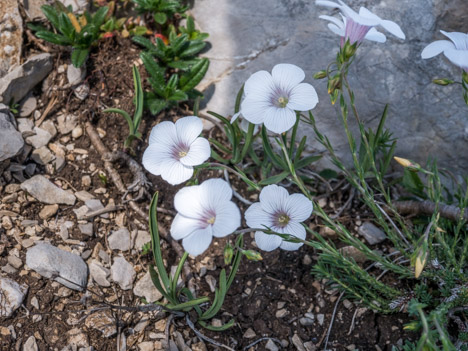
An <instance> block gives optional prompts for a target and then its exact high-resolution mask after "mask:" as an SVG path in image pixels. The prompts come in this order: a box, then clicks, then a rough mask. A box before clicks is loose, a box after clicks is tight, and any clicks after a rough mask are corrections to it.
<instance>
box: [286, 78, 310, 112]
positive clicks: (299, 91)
mask: <svg viewBox="0 0 468 351" xmlns="http://www.w3.org/2000/svg"><path fill="white" fill-rule="evenodd" d="M317 103H318V95H317V92H316V91H315V89H314V87H313V86H312V85H310V84H308V83H301V84H298V85H296V86H295V87H294V88H293V89H292V91H291V94H290V95H289V102H288V105H287V107H288V108H290V109H293V110H296V111H308V110H312V109H313V108H314V107H315V105H317Z"/></svg>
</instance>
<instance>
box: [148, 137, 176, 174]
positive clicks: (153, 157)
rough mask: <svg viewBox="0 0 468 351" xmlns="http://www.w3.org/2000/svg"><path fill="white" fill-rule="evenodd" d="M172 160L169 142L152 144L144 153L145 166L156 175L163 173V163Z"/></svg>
mask: <svg viewBox="0 0 468 351" xmlns="http://www.w3.org/2000/svg"><path fill="white" fill-rule="evenodd" d="M168 160H171V148H170V146H169V145H168V144H164V143H161V144H159V143H155V144H150V145H148V147H147V148H146V150H145V152H144V153H143V159H142V163H143V167H145V169H146V170H147V171H148V172H150V173H151V174H154V175H161V172H162V167H161V164H162V163H164V162H166V161H168Z"/></svg>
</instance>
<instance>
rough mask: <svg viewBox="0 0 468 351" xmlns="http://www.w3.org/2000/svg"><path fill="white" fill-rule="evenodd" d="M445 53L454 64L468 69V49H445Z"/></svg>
mask: <svg viewBox="0 0 468 351" xmlns="http://www.w3.org/2000/svg"><path fill="white" fill-rule="evenodd" d="M444 55H445V56H446V57H447V58H448V59H449V60H450V62H452V63H453V64H454V65H457V66H458V67H461V68H463V69H464V70H467V69H468V50H457V49H450V50H445V51H444Z"/></svg>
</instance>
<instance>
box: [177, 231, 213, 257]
mask: <svg viewBox="0 0 468 351" xmlns="http://www.w3.org/2000/svg"><path fill="white" fill-rule="evenodd" d="M212 238H213V236H212V234H211V226H210V225H209V226H208V227H206V228H205V229H198V230H196V231H194V232H193V233H192V234H190V235H189V236H187V237H186V238H184V240H182V246H183V247H184V249H185V251H187V252H188V253H189V254H190V255H192V256H198V255H200V254H202V253H203V252H205V250H206V249H207V248H208V247H209V246H210V244H211V240H212Z"/></svg>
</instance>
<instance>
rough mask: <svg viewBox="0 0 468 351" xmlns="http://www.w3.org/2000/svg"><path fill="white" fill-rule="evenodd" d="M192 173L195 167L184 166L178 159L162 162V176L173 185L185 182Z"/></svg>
mask: <svg viewBox="0 0 468 351" xmlns="http://www.w3.org/2000/svg"><path fill="white" fill-rule="evenodd" d="M192 175H193V167H190V166H184V165H183V164H182V163H180V161H178V160H167V161H164V162H162V163H161V177H162V179H164V180H165V181H166V182H168V183H169V184H171V185H177V184H180V183H183V182H185V181H186V180H189V179H190V178H191V177H192Z"/></svg>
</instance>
